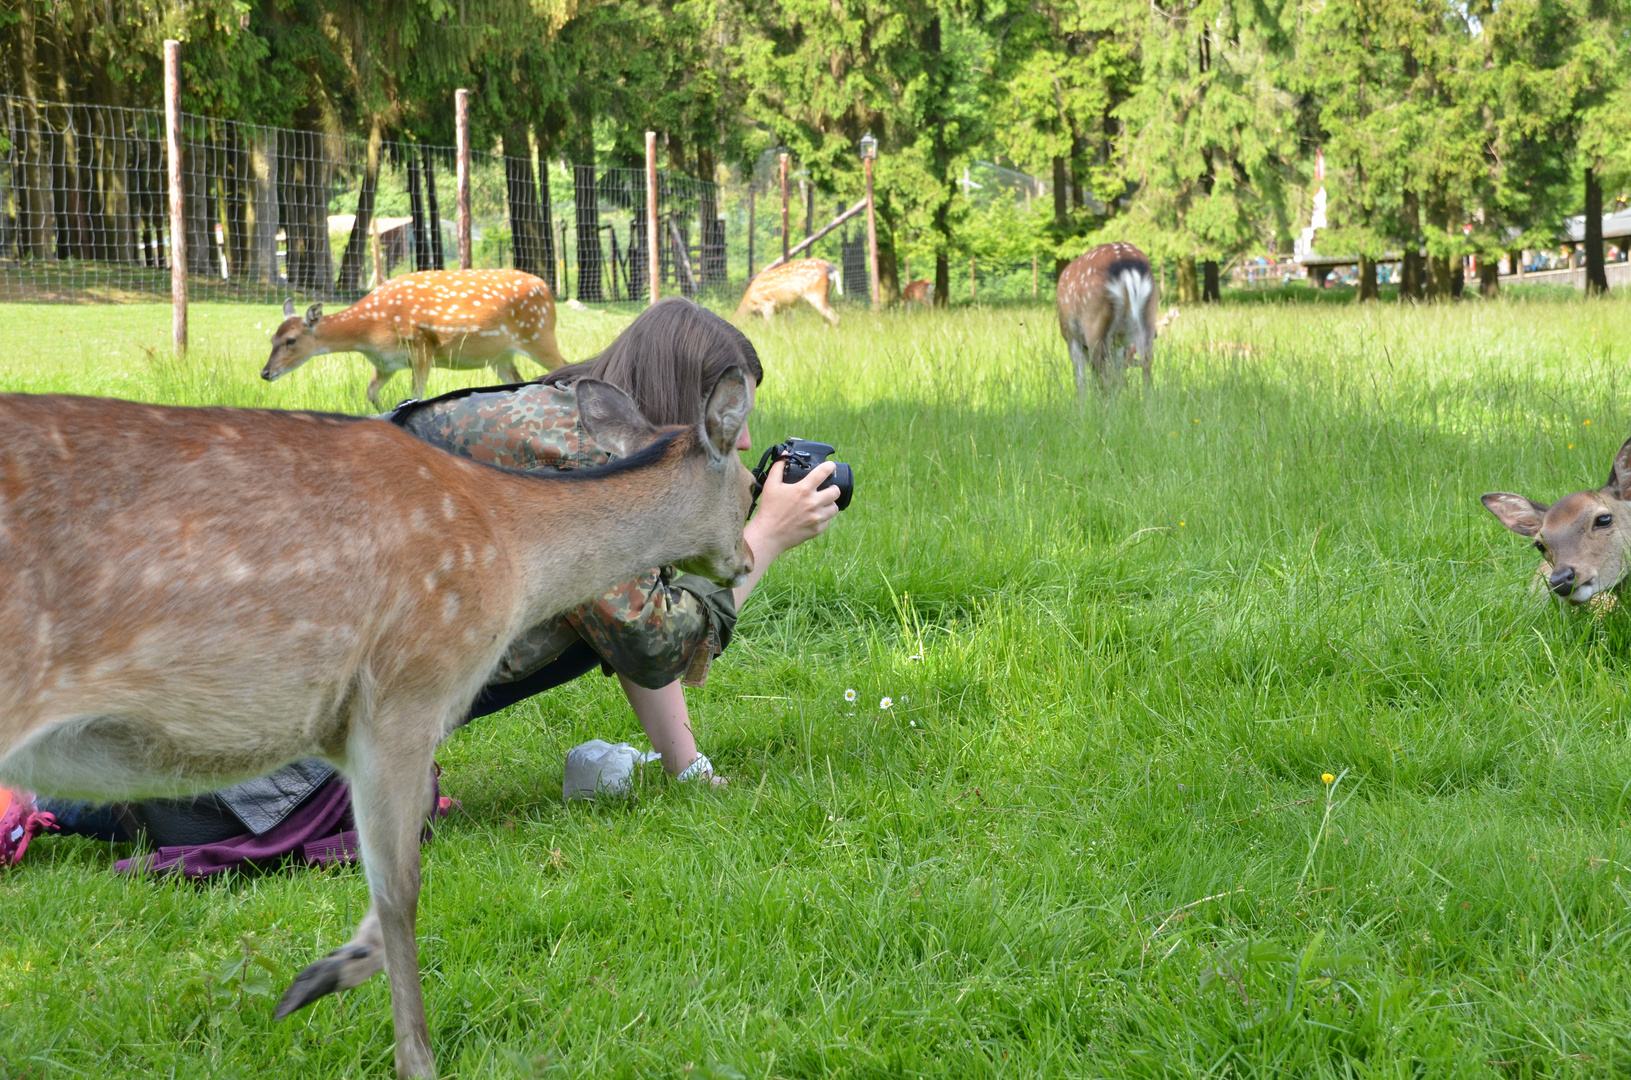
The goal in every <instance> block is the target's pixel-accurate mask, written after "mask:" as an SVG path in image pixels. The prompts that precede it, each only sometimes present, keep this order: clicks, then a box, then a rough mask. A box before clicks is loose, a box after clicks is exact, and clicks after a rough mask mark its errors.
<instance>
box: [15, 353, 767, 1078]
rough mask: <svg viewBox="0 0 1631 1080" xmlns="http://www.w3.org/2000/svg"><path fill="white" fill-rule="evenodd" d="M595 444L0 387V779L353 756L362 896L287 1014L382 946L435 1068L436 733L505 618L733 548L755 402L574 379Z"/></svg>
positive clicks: (171, 783) (720, 389) (92, 782)
mask: <svg viewBox="0 0 1631 1080" xmlns="http://www.w3.org/2000/svg"><path fill="white" fill-rule="evenodd" d="M577 393H578V401H579V405H580V408H581V413H582V417H583V422H584V424H585V426H586V428H587V429H588V430H589V431H590V432H591V433H592V434H593V436H594V438H595V440H596V441H597V442H599V443H600V444H602V445H604V446H607V447H608V448H616V449H617V450H618V451H619V452H622V453H626V454H627V456H626V457H624V458H623V459H622V460H620V461H617V462H614V463H613V464H611V465H608V466H605V467H603V468H600V469H585V470H582V471H577V472H567V473H560V474H555V475H549V476H536V475H529V474H523V473H518V472H512V471H508V470H504V469H500V468H497V467H495V466H491V465H484V464H481V463H478V462H475V461H471V460H469V459H466V458H461V457H456V456H454V455H453V454H449V453H446V452H444V451H442V450H438V449H436V448H435V447H432V446H430V445H428V444H426V443H423V442H420V441H419V440H417V439H415V438H413V437H412V436H410V435H408V434H407V433H406V432H403V431H402V430H400V429H399V428H397V427H396V426H395V425H392V424H390V423H385V422H382V421H378V420H368V419H361V418H352V417H339V416H331V415H323V414H316V413H295V412H275V411H270V410H255V409H224V408H173V407H163V406H154V405H139V404H133V403H129V402H123V401H110V400H106V399H99V398H82V397H68V396H57V395H49V396H39V397H34V396H28V395H0V424H3V426H4V428H5V430H6V431H7V432H8V438H7V439H6V440H5V442H4V443H3V444H0V784H4V785H7V786H13V787H21V788H25V789H28V790H32V791H39V792H43V793H47V794H58V795H78V796H86V797H92V798H98V799H132V798H143V797H149V796H155V795H174V794H180V793H186V792H198V791H207V790H211V789H214V788H217V787H220V786H221V785H222V784H225V783H230V782H232V781H235V780H240V779H242V778H245V777H249V776H255V775H259V774H261V773H265V772H268V771H270V770H272V769H274V768H276V767H278V766H280V765H283V764H285V763H287V762H289V761H292V760H294V759H296V758H300V757H304V756H307V755H311V756H317V757H321V758H323V759H325V760H327V761H330V762H332V763H333V764H334V765H335V766H337V767H338V768H340V769H341V770H342V771H343V772H344V773H345V775H346V777H347V778H348V779H349V780H350V783H351V788H352V799H353V810H354V813H355V816H356V823H357V831H358V835H359V838H360V841H361V847H362V858H363V868H364V873H365V874H366V876H367V880H368V888H369V894H370V897H371V899H372V906H371V907H370V908H369V911H368V914H367V916H366V917H365V918H364V919H363V921H362V923H361V925H360V926H359V927H358V929H357V932H356V935H355V936H354V937H353V938H352V940H351V941H350V942H349V943H348V944H346V945H344V946H342V947H341V948H339V949H337V950H335V951H334V952H332V953H330V954H329V955H328V956H327V957H325V958H323V959H321V960H318V961H317V962H316V963H314V964H312V965H311V966H310V967H308V968H306V969H305V970H304V971H302V972H301V973H300V975H299V976H298V977H297V978H296V979H295V981H294V984H293V985H292V986H291V987H290V988H289V990H288V992H287V993H286V994H285V995H284V997H283V1000H282V1001H281V1002H280V1003H279V1005H278V1008H277V1011H276V1015H277V1016H278V1017H282V1016H285V1015H287V1014H288V1013H290V1012H292V1011H293V1010H295V1009H297V1008H300V1007H301V1006H303V1005H305V1004H307V1003H309V1002H311V1001H313V1000H315V999H316V998H318V997H320V996H322V995H323V994H326V993H329V992H331V991H334V990H341V989H348V988H350V987H353V986H356V985H357V984H358V983H360V982H362V981H363V980H364V979H366V978H368V977H369V976H371V975H373V974H375V973H377V972H379V971H380V970H384V971H385V972H386V973H387V975H388V976H389V979H390V984H391V1014H392V1020H393V1022H394V1025H395V1031H396V1064H397V1071H398V1074H399V1075H401V1076H404V1077H428V1076H432V1075H433V1074H434V1071H435V1063H434V1059H433V1057H432V1054H431V1049H430V1044H429V1035H428V1028H427V1025H426V1021H425V1011H424V1001H423V998H422V995H421V988H420V981H419V966H418V964H419V961H418V945H417V943H416V940H415V936H414V921H415V918H416V911H417V903H418V897H419V882H420V863H419V836H420V832H421V830H422V829H423V828H424V824H425V817H426V814H427V813H428V812H429V810H430V806H431V795H432V788H431V754H432V753H433V751H434V750H435V748H436V745H437V743H439V742H440V741H441V740H442V738H443V736H445V735H446V734H447V733H448V732H449V731H450V730H452V728H453V726H454V725H455V724H457V723H458V722H459V721H460V720H461V719H462V718H463V717H464V716H465V715H466V712H467V710H468V709H469V706H470V703H471V702H472V701H473V700H474V698H475V696H476V694H477V692H478V691H479V690H480V689H481V688H482V686H483V685H484V684H485V683H486V681H487V679H488V676H489V675H490V673H491V672H492V671H493V669H494V667H495V666H496V664H497V663H498V661H499V658H500V656H501V655H502V653H503V651H504V649H505V648H506V647H507V646H508V645H509V643H510V642H511V641H512V640H514V639H515V638H516V636H517V635H519V634H520V633H521V632H522V631H524V630H525V629H526V628H528V627H530V626H536V625H538V624H539V623H541V622H544V621H546V620H547V619H549V618H551V617H553V616H555V615H556V614H558V613H560V612H562V611H565V610H567V609H569V608H571V607H574V606H576V605H577V604H580V603H583V602H586V601H588V600H590V599H592V598H594V597H596V596H599V595H600V594H601V593H602V592H604V591H605V590H606V589H607V588H609V587H610V586H612V585H614V584H616V583H617V582H619V581H625V580H627V579H629V578H630V577H633V576H634V575H635V574H638V573H639V572H640V571H642V570H643V569H645V568H647V567H651V566H664V565H674V566H679V567H683V568H687V569H690V570H691V571H693V572H695V573H699V574H703V575H706V576H707V577H710V578H712V579H713V580H715V581H718V582H721V583H732V584H734V583H737V582H739V581H740V580H741V579H742V578H743V577H744V576H745V575H746V574H747V573H748V571H749V570H750V568H751V559H752V555H751V552H750V551H749V550H748V547H747V545H746V543H745V542H744V541H743V538H742V526H743V522H744V520H745V518H746V516H747V512H748V507H749V504H750V502H751V499H752V486H753V482H752V477H751V476H750V474H749V473H748V471H747V469H745V468H744V467H743V466H742V463H741V462H740V461H739V460H738V458H737V456H736V453H735V451H734V447H735V445H736V439H737V437H738V435H739V433H740V431H741V429H742V426H743V423H744V422H745V419H746V416H747V411H748V409H749V407H750V401H749V396H748V389H747V384H746V380H745V379H744V378H743V376H742V373H741V371H740V370H739V369H736V368H732V369H730V370H729V371H727V372H726V374H725V375H724V376H723V377H721V379H720V380H719V382H718V384H717V386H716V387H715V388H714V390H713V393H712V395H711V397H710V398H709V400H708V403H707V406H706V410H705V419H704V420H703V422H702V423H700V424H698V425H697V426H696V427H694V428H692V427H672V428H665V429H662V430H660V431H659V430H657V429H654V428H652V427H651V426H650V425H649V424H648V423H647V422H646V421H645V419H644V417H642V416H641V415H640V413H639V411H638V410H637V409H636V408H635V406H634V403H633V402H632V401H631V400H630V399H629V398H628V396H627V395H625V394H624V393H623V392H622V391H621V390H618V389H616V388H615V387H612V386H610V385H608V384H606V383H601V382H595V381H591V380H582V381H580V382H578V384H577Z"/></svg>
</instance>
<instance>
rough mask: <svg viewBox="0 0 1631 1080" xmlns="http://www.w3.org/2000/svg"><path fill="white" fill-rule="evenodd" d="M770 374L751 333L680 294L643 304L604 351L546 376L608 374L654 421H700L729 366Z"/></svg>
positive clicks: (758, 377) (552, 379)
mask: <svg viewBox="0 0 1631 1080" xmlns="http://www.w3.org/2000/svg"><path fill="white" fill-rule="evenodd" d="M732 367H739V368H741V369H742V371H743V372H744V373H745V374H747V375H748V376H750V377H751V378H752V379H753V382H754V385H755V386H757V385H758V384H760V383H762V382H764V376H765V373H764V368H763V367H762V366H761V365H760V363H759V354H758V352H757V351H755V350H754V348H753V343H752V342H751V341H749V340H748V339H747V336H746V335H745V334H743V333H742V331H740V330H738V329H737V328H736V327H734V326H732V325H731V324H730V323H728V322H726V321H725V320H724V319H722V318H720V317H719V316H718V315H715V314H714V313H713V312H711V311H709V310H708V309H707V308H705V307H702V306H700V305H698V304H695V303H692V302H691V301H690V300H687V299H685V298H684V297H679V296H670V297H667V298H665V299H662V300H659V301H657V302H656V303H655V304H653V305H651V306H650V307H648V308H646V310H644V311H642V312H641V313H640V315H639V317H638V318H636V319H635V320H634V321H633V322H632V323H630V324H629V326H628V329H626V330H624V331H623V332H622V333H621V334H619V335H617V340H616V341H613V342H612V343H611V344H610V345H608V346H607V347H606V350H605V351H604V352H602V353H601V354H600V355H599V356H595V357H591V358H590V359H588V360H582V361H579V362H578V363H576V364H568V365H566V366H565V367H559V368H556V369H555V370H554V371H552V372H550V373H549V374H548V375H545V376H544V377H543V378H542V379H540V380H539V381H540V382H543V383H549V384H551V385H560V384H562V383H568V382H572V381H573V380H575V379H581V378H584V377H588V378H593V379H603V380H605V381H606V382H609V383H611V384H612V385H613V386H616V387H620V388H621V389H623V390H625V391H627V392H628V394H629V396H630V397H632V398H633V399H634V403H635V404H636V405H638V406H639V407H640V411H641V412H643V413H645V414H646V419H647V420H650V421H651V422H652V423H654V424H696V423H699V422H700V421H701V420H702V409H703V403H704V402H706V401H707V398H708V395H709V394H711V393H712V392H713V389H714V384H715V383H716V382H718V381H719V377H720V376H721V375H723V374H724V373H725V371H726V370H727V369H728V368H732Z"/></svg>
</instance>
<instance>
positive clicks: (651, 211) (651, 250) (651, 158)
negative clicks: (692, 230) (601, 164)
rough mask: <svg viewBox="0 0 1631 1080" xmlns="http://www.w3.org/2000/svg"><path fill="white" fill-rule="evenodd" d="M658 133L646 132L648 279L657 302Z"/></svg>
mask: <svg viewBox="0 0 1631 1080" xmlns="http://www.w3.org/2000/svg"><path fill="white" fill-rule="evenodd" d="M657 237H658V231H657V133H656V132H655V131H648V132H646V280H647V281H649V282H650V283H651V302H652V303H653V304H655V303H656V302H657V296H658V292H657V284H658V282H657V278H658V275H660V274H661V273H662V267H663V263H662V255H661V253H660V251H659V249H658V247H657Z"/></svg>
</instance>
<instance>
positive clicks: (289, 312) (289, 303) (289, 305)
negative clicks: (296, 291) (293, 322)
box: [283, 296, 294, 319]
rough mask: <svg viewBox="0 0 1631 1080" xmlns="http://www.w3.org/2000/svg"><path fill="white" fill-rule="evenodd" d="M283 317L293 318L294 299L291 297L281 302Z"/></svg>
mask: <svg viewBox="0 0 1631 1080" xmlns="http://www.w3.org/2000/svg"><path fill="white" fill-rule="evenodd" d="M283 317H284V318H285V319H292V318H294V297H292V296H291V297H289V298H288V299H286V300H284V301H283Z"/></svg>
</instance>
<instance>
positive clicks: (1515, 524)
mask: <svg viewBox="0 0 1631 1080" xmlns="http://www.w3.org/2000/svg"><path fill="white" fill-rule="evenodd" d="M1479 501H1480V502H1482V503H1483V504H1484V509H1486V510H1488V511H1489V512H1490V513H1492V514H1494V515H1495V516H1496V518H1498V519H1499V520H1500V522H1501V524H1502V525H1505V526H1506V527H1507V528H1509V529H1511V530H1512V531H1513V532H1515V533H1517V534H1518V535H1519V536H1534V535H1535V534H1536V533H1538V532H1540V523H1541V521H1542V520H1543V519H1544V518H1545V517H1546V511H1547V509H1548V507H1545V506H1542V505H1541V504H1540V503H1538V502H1535V501H1534V500H1532V499H1526V498H1524V497H1523V496H1522V495H1512V494H1509V493H1508V492H1505V491H1493V492H1491V493H1490V494H1488V495H1485V496H1484V497H1483V498H1482V499H1480V500H1479Z"/></svg>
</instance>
